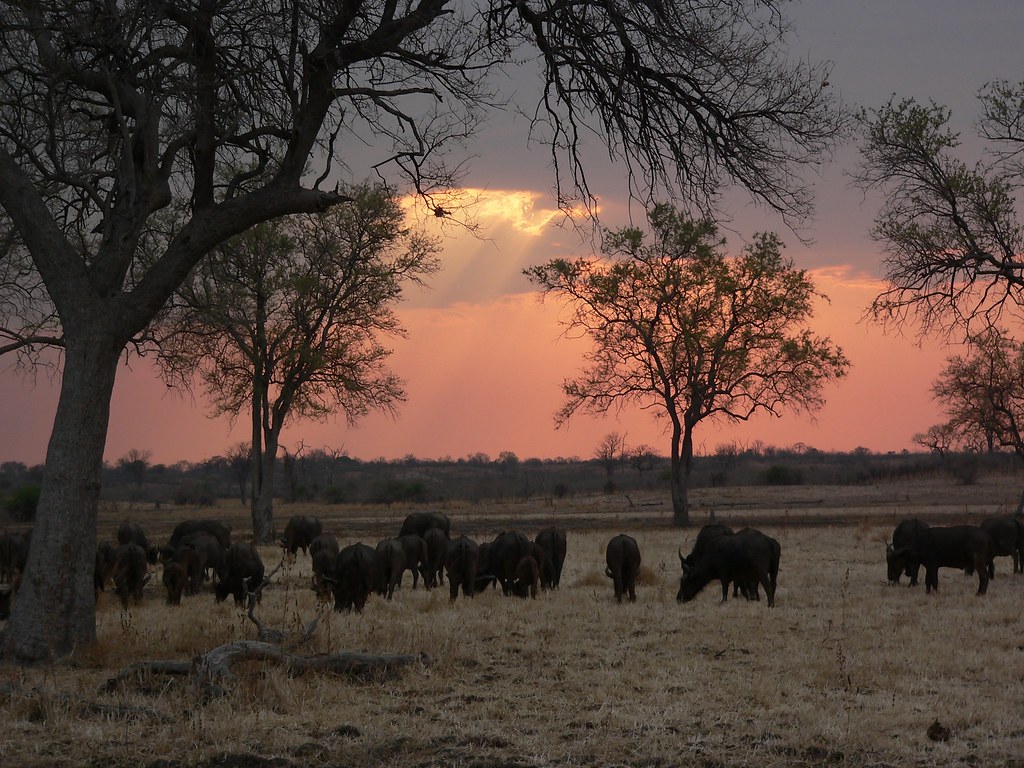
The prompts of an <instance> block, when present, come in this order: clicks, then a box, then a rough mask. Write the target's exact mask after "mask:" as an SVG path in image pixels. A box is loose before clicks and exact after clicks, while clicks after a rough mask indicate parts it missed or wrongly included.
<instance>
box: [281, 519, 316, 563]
mask: <svg viewBox="0 0 1024 768" xmlns="http://www.w3.org/2000/svg"><path fill="white" fill-rule="evenodd" d="M323 531H324V526H323V523H321V522H320V518H318V517H316V516H315V515H294V516H292V518H291V519H290V520H289V521H288V524H287V525H285V527H284V533H283V534H282V535H281V546H282V547H283V548H284V549H285V550H286V551H287V552H288V553H289V554H291V555H294V554H295V553H296V552H298V550H300V549H301V550H302V551H303V552H305V553H307V554H308V553H309V545H310V544H312V543H313V539H315V538H316V537H317V536H319V535H320V534H321V533H323Z"/></svg>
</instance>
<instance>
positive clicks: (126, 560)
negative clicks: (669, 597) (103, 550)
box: [111, 544, 149, 610]
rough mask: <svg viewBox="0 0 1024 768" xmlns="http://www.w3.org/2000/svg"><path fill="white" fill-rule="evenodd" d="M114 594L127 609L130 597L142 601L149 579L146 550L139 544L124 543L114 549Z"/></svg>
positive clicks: (112, 571) (112, 570) (138, 601)
mask: <svg viewBox="0 0 1024 768" xmlns="http://www.w3.org/2000/svg"><path fill="white" fill-rule="evenodd" d="M111 576H112V578H113V581H114V594H116V595H117V596H118V597H119V598H121V605H122V606H123V607H124V608H125V609H126V610H127V608H128V598H132V599H134V600H135V602H136V603H140V602H142V588H143V587H144V586H145V585H146V582H147V581H149V573H148V570H147V564H146V550H144V549H143V548H142V547H140V546H139V545H138V544H122V545H121V546H120V547H118V548H117V549H116V550H115V551H114V565H113V567H112V569H111Z"/></svg>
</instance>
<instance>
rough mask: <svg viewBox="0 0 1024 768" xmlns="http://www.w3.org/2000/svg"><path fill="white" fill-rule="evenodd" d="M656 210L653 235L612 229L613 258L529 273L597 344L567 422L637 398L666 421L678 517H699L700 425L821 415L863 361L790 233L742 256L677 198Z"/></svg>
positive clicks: (571, 387) (571, 385)
mask: <svg viewBox="0 0 1024 768" xmlns="http://www.w3.org/2000/svg"><path fill="white" fill-rule="evenodd" d="M649 219H650V226H651V232H652V236H653V237H652V238H650V239H648V237H647V236H646V234H645V233H644V232H642V231H641V230H639V229H636V228H626V229H622V230H619V231H617V232H607V233H606V235H605V240H604V246H603V249H602V254H601V257H600V258H578V259H575V260H571V261H570V260H565V259H555V260H552V261H550V262H548V263H547V264H543V265H540V266H536V267H533V268H531V269H530V270H528V271H527V274H528V276H529V277H530V278H531V279H532V280H533V281H534V282H535V283H537V284H538V285H539V286H540V287H541V290H542V291H543V293H544V294H545V295H549V294H550V295H554V296H556V297H558V298H561V299H563V300H565V301H566V303H567V304H568V305H569V307H570V308H571V315H570V317H569V319H568V320H567V321H566V323H567V326H568V328H569V330H570V332H582V333H585V334H586V335H588V336H589V337H590V338H591V339H592V340H593V342H594V346H593V348H592V349H591V350H590V351H589V352H588V353H587V354H586V356H585V359H586V361H587V367H586V368H585V369H584V370H583V371H582V373H581V374H580V375H579V376H578V377H576V378H573V379H569V380H567V381H566V382H565V384H564V385H563V389H564V392H565V396H566V399H565V405H564V406H563V407H562V408H561V410H560V411H559V412H558V413H557V414H556V416H555V421H556V423H557V424H563V423H565V422H566V421H568V420H569V418H570V417H571V416H572V415H573V414H575V413H577V412H580V411H582V412H586V413H591V414H596V415H600V414H604V413H606V412H607V411H608V410H609V409H611V408H613V407H621V406H622V405H625V404H633V405H636V406H639V407H641V408H644V409H649V410H651V411H653V412H654V413H655V414H656V416H658V417H659V418H664V419H666V420H667V421H668V424H669V428H668V431H669V433H670V440H671V454H670V455H671V460H672V499H673V510H674V516H675V521H676V522H677V523H678V524H687V523H688V522H689V511H688V503H687V481H688V477H689V472H690V466H691V461H692V458H693V432H694V429H695V427H696V426H697V424H699V423H700V422H701V421H704V420H705V419H714V418H724V419H728V420H732V421H746V420H748V419H750V418H751V417H752V416H754V415H755V414H757V413H767V414H771V415H774V416H778V415H780V414H781V413H782V412H783V410H784V409H786V408H790V409H795V410H803V411H815V410H817V409H818V408H820V407H821V405H822V404H823V403H824V394H823V387H824V385H825V384H826V383H828V382H830V381H833V380H835V379H838V378H841V377H842V376H844V375H845V373H846V369H847V367H848V365H849V363H848V361H847V360H846V357H845V356H844V355H843V353H842V351H841V350H840V349H839V348H838V347H836V346H835V345H834V344H833V343H832V342H831V340H830V339H828V338H823V337H819V336H816V335H814V334H813V333H812V332H811V330H810V329H809V328H808V323H809V321H810V319H811V317H812V315H813V311H814V301H815V299H817V298H819V297H820V296H821V294H819V293H818V292H817V291H816V290H815V288H814V285H813V283H812V281H811V279H810V277H809V276H808V275H807V273H806V272H805V271H803V270H799V269H795V268H794V267H793V264H792V262H791V261H790V260H788V259H786V258H784V257H783V255H782V242H781V240H779V238H778V237H777V236H776V235H774V234H770V233H769V234H760V235H757V236H756V237H754V239H753V241H752V242H751V243H750V244H749V245H748V246H746V247H745V248H744V249H743V252H742V253H741V254H740V255H739V256H735V257H729V256H727V255H726V254H725V251H724V246H725V242H724V240H721V239H720V238H719V236H718V230H717V227H716V225H715V224H714V223H713V222H712V221H710V220H707V219H702V220H698V221H694V220H692V219H690V218H689V217H687V216H686V215H685V214H682V213H680V212H678V211H677V210H675V209H674V208H672V207H671V206H668V205H664V204H663V205H658V206H655V207H654V208H653V209H652V211H651V213H650V216H649Z"/></svg>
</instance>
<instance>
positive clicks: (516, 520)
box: [0, 476, 1024, 768]
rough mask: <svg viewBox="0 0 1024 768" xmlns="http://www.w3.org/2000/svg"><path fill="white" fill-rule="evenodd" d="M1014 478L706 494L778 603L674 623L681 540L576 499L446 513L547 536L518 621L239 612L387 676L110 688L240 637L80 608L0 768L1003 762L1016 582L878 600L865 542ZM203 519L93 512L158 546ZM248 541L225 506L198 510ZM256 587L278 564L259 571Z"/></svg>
mask: <svg viewBox="0 0 1024 768" xmlns="http://www.w3.org/2000/svg"><path fill="white" fill-rule="evenodd" d="M1020 487H1021V485H1020V483H1019V481H1018V478H1015V477H1012V476H995V477H991V478H982V479H981V480H980V481H979V483H978V484H977V485H975V486H957V485H954V484H952V483H951V482H947V481H945V480H931V481H923V480H919V481H914V482H912V483H911V482H908V483H902V484H887V485H881V486H857V487H821V486H817V487H814V486H809V487H804V486H797V487H790V488H774V489H768V488H739V489H729V488H726V489H708V490H701V491H698V492H696V493H695V494H694V497H695V510H694V518H695V523H696V524H697V525H699V524H702V523H704V522H707V521H708V519H709V516H710V513H711V511H712V510H713V511H714V512H715V515H716V518H717V519H718V520H719V521H720V522H725V523H728V524H730V525H735V526H743V525H755V526H757V527H759V528H761V529H762V530H764V531H765V532H766V533H769V534H770V535H772V536H774V537H775V538H777V539H778V540H779V541H780V543H781V545H782V565H781V570H780V574H779V591H778V595H777V605H776V607H775V608H774V609H769V608H768V607H767V605H766V604H765V602H763V601H762V602H760V603H757V602H747V601H745V600H742V599H739V600H735V599H732V598H730V599H729V600H728V601H727V602H726V603H724V604H721V603H720V596H721V593H720V590H719V589H718V586H717V584H712V585H711V586H709V587H708V589H706V590H705V591H704V592H703V593H702V594H701V595H699V596H698V598H697V599H696V600H695V601H693V602H692V603H687V604H682V605H681V604H678V603H676V601H675V593H676V589H677V586H678V579H679V561H678V555H677V551H678V549H679V548H680V547H681V548H682V550H683V552H684V553H685V552H686V551H688V549H689V546H690V545H691V544H692V541H693V538H694V536H695V535H696V530H697V527H696V526H695V527H694V528H690V529H677V528H672V527H671V526H670V525H669V524H668V522H669V521H668V518H669V517H670V508H669V506H668V503H667V499H662V498H660V497H657V496H644V497H642V498H640V497H635V498H631V499H625V498H623V497H621V496H620V497H604V496H602V497H593V498H585V499H583V498H577V499H571V500H558V501H555V502H549V501H546V500H536V501H532V502H522V503H515V504H511V503H510V504H481V505H466V506H462V505H449V506H448V507H447V508H445V509H443V510H442V511H445V512H446V513H447V514H449V516H450V517H451V518H452V521H453V524H452V527H453V533H461V532H467V533H468V534H469V535H471V536H473V537H474V538H477V539H478V540H485V539H488V538H491V537H493V535H495V534H497V533H498V532H499V531H501V530H504V529H508V528H516V529H518V530H521V531H523V532H524V533H527V534H529V535H530V536H532V535H534V534H535V533H536V531H537V530H539V529H540V528H541V527H543V526H544V525H547V524H550V523H552V522H555V523H557V524H559V525H562V526H563V527H565V528H566V529H567V530H568V532H569V535H568V549H569V554H568V558H567V562H566V572H565V575H564V576H563V580H562V588H561V589H560V590H558V591H556V592H549V593H544V594H542V595H540V596H539V597H538V599H537V600H519V599H514V598H504V597H502V596H501V594H500V592H496V591H493V590H490V591H488V592H486V593H484V594H481V595H479V596H477V597H476V598H474V599H473V600H464V599H462V598H460V599H459V600H457V601H456V602H454V603H450V602H449V600H448V596H447V589H443V590H434V591H432V592H427V591H425V590H423V589H422V588H420V589H417V590H415V591H414V590H412V589H411V581H410V579H409V576H408V575H407V576H406V580H405V583H404V585H403V588H402V589H401V590H400V591H399V592H397V593H396V595H395V599H394V600H393V601H390V602H388V601H385V600H383V599H382V598H379V597H372V598H371V599H370V602H369V603H368V604H367V606H366V610H365V612H364V613H363V614H361V615H356V614H335V613H333V612H332V611H330V610H329V609H326V610H325V609H324V608H323V607H318V605H317V603H316V600H315V599H314V596H313V594H312V592H311V591H310V589H309V586H308V584H309V558H308V557H306V556H304V555H302V554H301V553H300V554H299V556H298V557H297V559H296V560H295V561H294V562H285V563H284V565H283V566H282V568H281V569H280V570H279V571H278V572H277V574H275V577H274V580H273V583H272V584H271V585H270V586H269V587H268V589H267V591H266V594H265V597H264V600H263V602H262V604H261V605H260V606H259V607H258V608H257V616H258V617H259V618H260V619H261V620H262V621H263V623H264V624H266V625H270V626H274V627H277V628H281V629H287V630H292V631H294V632H299V631H301V628H302V627H303V626H304V625H305V624H306V622H307V621H309V620H310V619H312V618H313V617H315V616H316V615H318V614H319V615H320V616H321V620H320V624H319V626H318V629H317V632H316V634H315V636H314V638H313V640H312V642H311V644H310V646H309V647H307V648H305V649H304V652H306V653H313V652H319V653H326V652H336V651H363V652H368V653H373V654H419V653H423V654H426V656H427V657H429V660H428V661H425V662H422V663H421V662H417V663H414V664H412V665H411V666H409V667H407V668H404V669H403V670H402V671H400V672H397V673H395V674H390V675H377V676H371V677H370V678H369V679H356V680H353V679H349V678H347V677H339V676H334V675H315V674H307V675H303V676H301V677H289V676H288V674H287V673H286V672H285V671H284V670H283V669H282V668H280V667H279V666H276V665H272V664H267V663H264V662H259V663H249V664H246V665H241V666H239V667H238V668H236V670H235V671H236V675H235V676H234V677H233V678H232V679H230V680H227V681H224V684H223V687H222V690H221V691H220V692H219V695H210V694H209V693H206V694H204V693H202V692H200V691H197V690H196V688H195V687H194V686H193V685H191V684H190V683H189V682H188V681H187V679H186V678H177V677H174V678H169V677H163V676H150V677H146V678H142V679H138V678H129V679H127V680H125V681H124V682H122V683H120V684H118V685H116V686H114V687H113V689H112V690H111V691H108V690H107V689H106V686H105V684H106V681H107V680H108V679H110V678H111V677H112V676H114V675H115V674H116V673H117V672H118V671H120V670H121V669H123V668H124V667H126V666H127V665H129V664H131V663H133V662H137V661H142V660H153V659H173V660H179V661H185V660H188V659H190V658H191V657H192V656H193V655H195V654H199V653H202V652H205V651H207V650H209V649H211V648H213V647H215V646H218V645H220V644H222V643H227V642H231V641H234V640H238V639H243V638H253V637H255V627H254V625H253V623H252V622H251V621H249V619H248V617H247V616H246V615H245V613H244V612H243V611H239V610H236V608H235V607H234V606H233V605H232V604H231V603H230V602H228V603H223V604H216V603H215V602H214V599H213V596H212V594H209V593H203V594H201V595H198V596H195V597H192V598H187V599H186V600H185V601H184V602H183V604H182V605H181V606H180V607H178V608H174V607H170V606H167V605H166V604H165V603H164V602H163V597H162V595H161V594H160V591H161V590H160V588H159V577H158V576H157V577H155V578H154V579H153V580H152V581H151V582H150V584H149V586H148V587H147V592H146V598H145V600H144V602H143V603H142V604H141V605H139V606H133V607H132V608H131V610H130V611H129V612H127V613H123V612H122V611H121V609H120V605H119V603H118V602H117V601H116V599H115V598H114V597H113V595H111V594H110V593H106V594H104V595H101V604H100V609H99V616H98V623H99V635H100V642H99V644H98V645H97V647H95V648H92V649H87V650H83V651H82V652H80V653H79V654H76V656H75V657H74V658H73V659H72V660H70V662H66V663H60V664H54V665H51V666H48V667H46V668H42V669H30V670H24V669H18V668H3V669H2V670H0V697H2V699H3V707H2V708H0V724H2V726H0V727H2V728H3V732H4V739H3V740H2V741H0V764H2V765H12V766H13V765H21V766H53V765H59V766H79V765H81V766H99V765H111V766H115V765H116V766H120V765H125V766H128V765H132V766H134V765H143V766H153V767H154V768H155V767H156V766H164V767H169V766H284V767H286V768H289V767H291V766H296V767H297V766H311V765H323V766H350V765H373V766H378V765H379V766H396V767H402V768H404V767H406V766H409V767H421V766H434V765H446V766H449V765H450V766H467V767H468V766H475V767H476V768H512V766H523V767H525V766H538V767H542V766H637V767H638V768H639V767H640V766H673V765H697V766H723V767H724V766H747V765H758V766H801V765H815V766H817V765H833V764H844V763H845V764H847V765H872V766H909V765H921V766H932V765H985V766H990V765H1005V766H1016V765H1024V759H1022V757H1021V756H1022V755H1024V722H1022V720H1021V717H1020V701H1021V700H1022V697H1024V638H1022V636H1021V629H1022V614H1024V607H1022V606H1024V576H1014V575H1012V574H1011V572H1010V564H1009V560H1008V559H1007V558H1003V559H1000V560H998V561H997V578H996V579H995V580H994V581H993V583H992V584H991V585H990V588H989V591H988V594H987V595H986V596H984V597H976V596H975V594H974V593H975V591H976V589H977V579H976V578H975V577H969V576H966V575H964V574H962V573H960V572H959V571H950V570H943V571H942V572H941V573H940V589H939V592H938V594H934V595H926V594H925V593H924V590H923V587H917V588H908V587H907V586H905V584H904V585H902V586H899V587H890V586H888V585H887V583H886V579H885V565H884V540H885V539H886V538H887V537H888V536H889V535H890V534H891V532H892V529H893V527H894V526H895V524H896V523H897V522H899V520H900V519H902V518H903V517H904V516H910V515H917V516H920V517H922V518H923V519H926V520H928V521H929V522H933V523H941V522H948V523H954V522H955V523H960V522H971V521H977V520H979V519H980V518H981V517H984V516H987V515H992V514H1008V513H1012V512H1013V510H1014V508H1015V507H1016V503H1017V501H1018V499H1019V496H1020ZM408 511H409V510H408V509H397V508H392V509H388V508H383V507H382V508H379V509H377V508H369V507H361V508H348V507H331V508H327V507H322V508H312V507H301V508H300V507H296V508H291V507H283V506H282V507H279V508H278V510H277V514H278V517H279V518H280V519H282V520H283V519H285V518H286V517H287V516H288V515H290V514H293V513H294V514H300V513H301V514H308V513H311V512H312V513H314V514H318V515H320V516H321V518H322V519H323V520H324V525H325V530H327V531H329V532H332V533H335V534H336V535H337V536H338V537H339V539H340V540H342V541H343V543H347V542H350V541H356V540H363V541H366V542H368V543H375V542H376V540H377V539H378V538H380V537H382V536H384V535H388V534H392V533H394V532H397V530H398V527H399V525H400V524H401V520H402V518H403V517H404V516H405V514H406V513H407V512H408ZM209 514H211V513H210V511H209V510H180V509H166V508H164V509H160V510H154V509H152V508H141V507H137V508H134V509H129V508H126V507H121V508H118V509H116V510H115V509H108V510H107V513H106V515H105V518H104V520H103V522H102V526H103V527H102V530H101V533H103V535H110V533H111V532H112V531H113V530H114V529H115V528H116V526H117V524H118V523H119V522H121V521H122V520H123V519H125V518H131V519H134V520H137V521H138V522H140V523H142V524H143V525H144V526H146V528H147V530H148V531H149V532H150V535H151V536H152V537H154V538H156V539H157V540H165V539H166V537H167V535H168V534H169V532H170V529H171V527H172V526H173V523H174V522H175V521H176V520H178V519H181V518H182V517H183V516H204V515H209ZM213 514H217V515H219V516H221V517H226V518H229V519H232V520H233V522H234V525H235V531H236V535H237V534H238V533H239V532H242V535H243V537H244V531H245V528H246V526H245V517H244V512H243V510H242V509H241V508H240V507H223V508H220V509H217V510H214V511H213ZM619 532H626V533H630V534H632V535H633V536H635V537H636V538H637V540H638V541H639V543H640V547H641V552H642V555H643V576H644V579H643V583H642V584H641V585H640V587H639V588H638V595H637V602H636V603H635V604H623V605H617V604H616V603H615V602H614V598H613V596H612V589H611V583H610V580H609V579H608V578H607V577H605V575H604V562H603V555H604V545H605V543H606V542H607V540H608V539H609V538H611V536H612V535H614V534H616V533H619ZM262 554H263V558H264V561H265V562H266V563H267V565H268V569H269V568H272V567H274V566H275V565H277V564H278V563H279V562H280V561H281V554H280V550H279V549H275V548H273V547H265V548H263V550H262Z"/></svg>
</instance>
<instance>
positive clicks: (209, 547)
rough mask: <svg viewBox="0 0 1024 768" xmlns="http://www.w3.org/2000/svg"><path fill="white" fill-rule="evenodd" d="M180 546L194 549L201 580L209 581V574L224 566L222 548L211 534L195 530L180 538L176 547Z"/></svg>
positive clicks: (218, 570) (216, 572)
mask: <svg viewBox="0 0 1024 768" xmlns="http://www.w3.org/2000/svg"><path fill="white" fill-rule="evenodd" d="M182 547H188V548H189V549H192V550H195V553H196V554H197V555H198V556H199V565H200V570H201V571H202V581H209V580H210V574H219V573H220V571H221V569H222V568H223V566H224V549H223V548H222V547H221V545H220V541H219V540H218V539H217V537H216V536H214V535H213V534H210V533H206V532H205V531H197V532H196V533H193V534H190V535H189V536H186V537H185V538H183V539H182V541H181V545H180V546H179V547H178V549H181V548H182ZM197 589H198V585H197Z"/></svg>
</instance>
